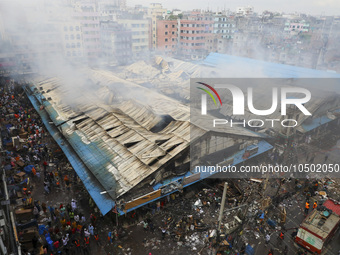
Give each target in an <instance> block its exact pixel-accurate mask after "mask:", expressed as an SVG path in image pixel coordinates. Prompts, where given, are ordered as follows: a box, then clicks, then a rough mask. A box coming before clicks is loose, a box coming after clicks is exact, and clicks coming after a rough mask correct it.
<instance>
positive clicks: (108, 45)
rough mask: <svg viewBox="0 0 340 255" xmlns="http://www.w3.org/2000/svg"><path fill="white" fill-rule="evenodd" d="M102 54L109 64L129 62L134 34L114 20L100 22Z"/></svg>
mask: <svg viewBox="0 0 340 255" xmlns="http://www.w3.org/2000/svg"><path fill="white" fill-rule="evenodd" d="M100 30H101V45H102V56H103V59H104V61H105V62H106V63H107V64H109V65H117V64H118V65H122V64H128V63H129V62H130V61H131V59H132V35H131V31H130V30H128V29H125V27H124V26H123V25H122V24H118V23H117V22H114V21H102V22H101V23H100Z"/></svg>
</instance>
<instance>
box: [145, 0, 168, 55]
mask: <svg viewBox="0 0 340 255" xmlns="http://www.w3.org/2000/svg"><path fill="white" fill-rule="evenodd" d="M166 14H167V9H164V8H163V7H162V4H160V3H151V4H150V6H149V9H148V16H149V17H150V18H151V39H152V40H151V48H152V49H156V48H157V20H159V19H164V18H165V15H166Z"/></svg>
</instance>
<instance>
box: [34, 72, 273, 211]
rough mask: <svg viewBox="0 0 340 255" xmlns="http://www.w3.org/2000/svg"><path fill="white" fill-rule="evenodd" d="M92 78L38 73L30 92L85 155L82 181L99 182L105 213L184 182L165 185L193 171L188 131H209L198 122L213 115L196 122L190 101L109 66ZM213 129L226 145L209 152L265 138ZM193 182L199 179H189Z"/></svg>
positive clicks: (240, 130) (80, 154) (97, 195)
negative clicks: (71, 79) (120, 75)
mask: <svg viewBox="0 0 340 255" xmlns="http://www.w3.org/2000/svg"><path fill="white" fill-rule="evenodd" d="M84 75H85V73H84ZM86 77H87V79H84V80H83V81H82V82H84V83H85V85H84V86H80V87H77V85H76V84H74V85H73V86H65V84H69V82H67V81H65V80H63V79H61V78H57V77H53V78H46V77H36V78H34V79H33V80H32V83H31V85H30V86H29V89H28V91H29V92H28V94H29V96H30V98H32V97H34V98H35V100H36V103H37V105H36V106H37V107H40V112H41V111H44V112H46V113H47V114H48V116H49V118H50V119H51V120H52V122H53V126H54V127H56V128H58V132H59V133H60V134H61V135H62V137H63V138H64V139H65V140H66V141H67V144H68V145H70V147H71V148H72V153H71V154H76V155H77V156H78V157H79V158H80V159H81V161H82V163H83V168H84V169H85V168H86V170H83V172H86V173H84V174H79V173H80V172H81V171H80V170H79V171H77V173H78V175H79V176H80V177H81V179H82V180H83V182H86V181H89V180H90V182H89V184H88V185H86V184H85V186H86V187H88V186H96V187H97V188H96V191H95V192H94V191H92V193H93V194H91V195H92V197H93V198H94V200H95V202H96V203H97V205H98V207H99V208H100V209H101V211H102V212H103V213H104V214H105V213H107V212H108V211H109V210H110V209H112V207H113V206H114V204H115V202H117V201H121V204H120V205H121V207H120V209H121V210H122V212H124V211H125V212H126V211H127V210H129V209H131V208H135V207H136V206H137V205H138V206H139V205H140V204H141V202H138V203H136V202H134V201H135V200H136V199H138V198H139V197H143V196H144V195H148V196H150V194H151V198H153V199H154V198H157V197H159V196H161V195H165V194H167V193H169V192H171V191H174V190H175V189H177V188H179V186H180V185H183V183H181V182H182V181H179V182H178V179H177V182H176V183H175V184H173V185H170V186H168V187H164V185H165V184H166V181H165V180H166V179H167V178H171V177H178V178H179V179H183V178H184V177H185V178H189V177H190V176H191V175H192V174H193V173H191V172H190V169H189V163H190V156H189V151H190V150H189V146H190V143H191V141H190V133H195V137H202V136H204V135H206V134H207V133H208V132H209V130H206V129H205V128H204V127H203V125H200V123H201V122H203V121H205V119H206V118H210V117H209V116H207V117H205V116H204V119H197V120H195V121H194V123H190V115H189V113H190V111H189V107H188V106H186V105H184V104H181V103H179V102H178V101H176V100H174V99H171V98H169V97H166V96H164V95H161V94H159V93H157V92H154V91H152V90H150V89H147V88H144V87H142V86H139V85H137V84H135V83H132V82H128V81H125V80H122V79H120V78H118V77H116V76H115V75H113V73H111V72H109V71H99V70H87V72H86ZM85 88H86V89H85ZM33 101H34V100H33ZM38 102H39V103H38ZM52 122H49V123H47V124H51V123H52ZM45 124H46V123H45ZM213 132H214V134H215V135H214V136H215V137H217V136H219V137H220V138H219V140H222V141H223V146H224V147H223V146H222V145H216V144H215V145H214V147H213V148H211V152H216V151H219V150H222V149H224V148H225V147H230V146H233V145H235V144H241V143H242V141H243V140H244V139H247V140H249V139H250V140H254V142H257V143H258V140H259V139H260V140H261V139H262V138H263V137H264V136H263V135H261V134H257V133H254V132H252V131H250V130H247V129H245V128H233V129H231V128H230V129H225V128H216V129H215V130H213ZM191 135H193V134H191ZM209 139H210V138H209ZM215 139H217V138H215ZM266 146H267V147H266V149H270V148H271V146H270V145H269V144H266ZM62 148H63V146H62ZM74 168H75V169H76V170H77V167H76V166H74ZM190 178H192V177H190ZM197 178H198V179H201V176H196V179H195V180H196V181H197V180H198V179H197ZM91 180H93V181H91ZM190 182H194V179H192V180H191V181H189V179H187V180H186V183H187V184H189V183H190ZM161 190H162V191H161ZM89 192H90V190H89ZM100 192H101V193H102V194H100ZM90 193H91V192H90ZM104 193H105V194H104ZM96 198H97V199H96ZM103 198H105V199H106V200H107V201H110V202H109V203H108V202H107V201H106V202H105V201H103ZM151 198H150V199H151ZM142 201H144V202H147V201H148V199H145V198H144V200H142ZM130 202H132V203H133V204H129V203H130Z"/></svg>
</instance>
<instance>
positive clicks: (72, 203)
mask: <svg viewBox="0 0 340 255" xmlns="http://www.w3.org/2000/svg"><path fill="white" fill-rule="evenodd" d="M71 206H72V211H73V212H74V211H75V210H77V203H76V200H74V199H72V202H71Z"/></svg>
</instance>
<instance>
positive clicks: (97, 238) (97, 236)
mask: <svg viewBox="0 0 340 255" xmlns="http://www.w3.org/2000/svg"><path fill="white" fill-rule="evenodd" d="M94 240H96V244H97V245H99V246H100V242H99V235H98V234H97V233H95V234H94Z"/></svg>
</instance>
